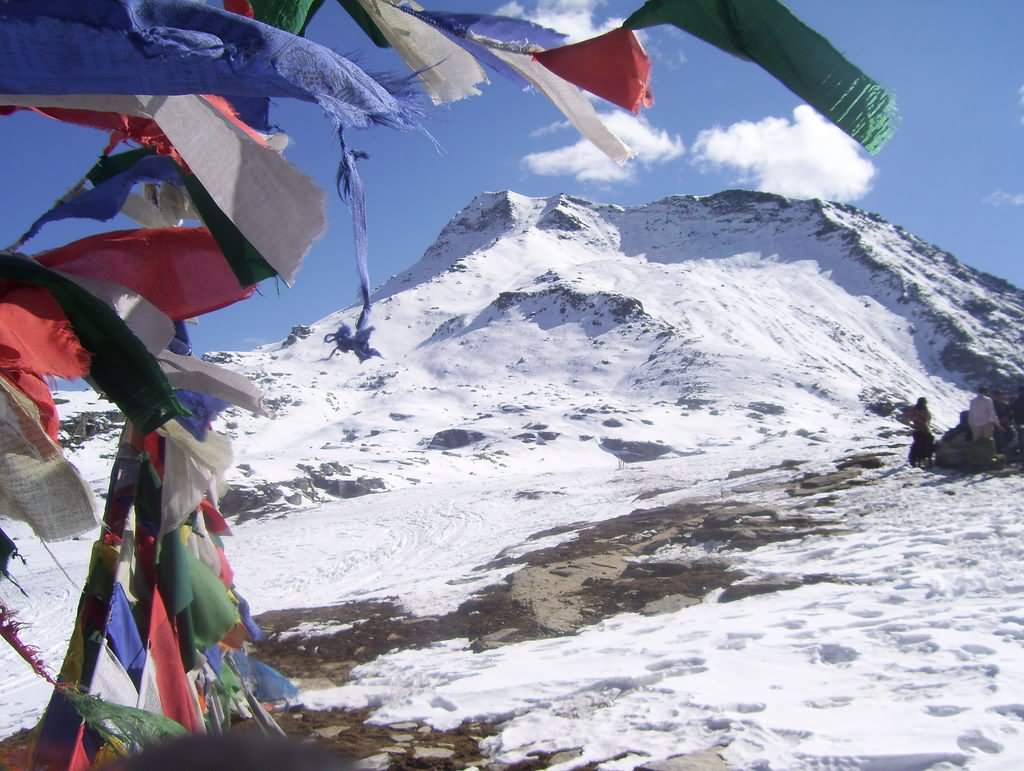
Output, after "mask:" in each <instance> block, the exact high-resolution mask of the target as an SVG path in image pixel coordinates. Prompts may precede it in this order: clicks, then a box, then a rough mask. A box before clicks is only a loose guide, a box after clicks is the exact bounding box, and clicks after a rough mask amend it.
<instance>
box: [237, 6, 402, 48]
mask: <svg viewBox="0 0 1024 771" xmlns="http://www.w3.org/2000/svg"><path fill="white" fill-rule="evenodd" d="M323 3H324V0H249V4H250V5H251V6H252V10H253V13H254V14H256V20H257V21H262V22H263V23H264V24H269V25H271V26H272V27H277V28H278V29H283V30H285V31H287V32H291V33H292V34H293V35H305V34H306V27H308V26H309V22H310V21H312V19H313V16H314V15H316V12H317V11H318V10H320V6H321V5H323ZM338 3H339V4H340V5H341V7H342V8H344V9H345V10H346V11H348V14H349V16H351V17H352V18H353V20H354V21H355V22H356V24H358V25H359V26H360V27H361V28H362V30H363V32H365V33H366V34H367V36H368V37H369V38H370V40H372V41H373V43H374V44H375V45H377V46H379V47H380V48H388V47H389V43H388V41H387V38H385V37H384V33H382V32H381V31H380V28H379V27H378V26H377V25H376V23H374V21H373V19H371V18H370V15H369V14H368V13H367V12H366V11H365V10H364V9H363V7H362V6H361V5H360V4H359V2H358V0H338Z"/></svg>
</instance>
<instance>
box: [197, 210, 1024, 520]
mask: <svg viewBox="0 0 1024 771" xmlns="http://www.w3.org/2000/svg"><path fill="white" fill-rule="evenodd" d="M374 299H375V309H374V315H373V320H374V324H375V325H376V331H375V333H374V344H375V345H376V346H377V347H378V348H379V349H380V350H381V351H383V353H384V358H383V359H374V360H371V361H369V362H366V363H365V364H362V365H359V364H357V363H356V362H355V361H354V360H353V359H349V358H338V357H335V358H333V359H331V360H329V361H328V360H326V357H327V355H328V353H329V347H328V346H326V345H325V344H324V343H323V341H322V340H323V336H324V335H325V334H327V333H329V332H333V331H335V330H336V329H337V327H338V325H339V324H340V323H342V322H345V323H350V324H351V323H353V322H354V318H355V315H356V313H357V312H358V308H357V307H355V306H353V307H350V308H345V309H342V310H339V311H337V312H335V313H333V314H331V315H329V316H327V317H325V318H324V319H321V320H320V321H318V322H315V323H313V324H309V325H300V326H297V327H296V328H295V329H293V331H292V334H291V335H289V337H288V339H286V340H284V341H281V342H279V343H274V344H270V345H265V346H261V347H260V348H257V349H256V350H254V351H249V352H226V353H220V354H214V355H211V356H209V357H208V358H210V359H211V360H214V361H218V362H221V363H223V364H225V365H227V366H229V367H230V368H233V369H236V370H238V371H240V372H242V373H244V374H246V375H247V376H249V377H250V378H251V379H253V380H254V381H255V382H256V383H257V384H258V385H259V386H260V387H262V388H264V389H265V391H266V397H267V399H266V401H267V404H268V405H270V407H271V408H272V409H273V411H274V414H275V420H274V421H270V422H268V421H266V420H265V419H262V418H255V417H253V416H250V415H248V414H246V413H243V412H242V411H240V410H229V411H228V412H227V413H226V414H225V418H224V423H223V425H224V426H225V430H226V432H227V433H228V434H229V435H231V436H232V437H233V438H234V439H235V444H236V448H237V454H238V461H239V462H240V463H242V470H241V471H237V470H236V471H234V472H232V473H233V478H231V479H230V480H229V481H230V482H231V485H232V487H234V488H235V490H236V493H235V495H236V496H241V498H244V499H245V505H246V506H251V505H255V504H254V503H253V502H254V501H258V502H261V503H260V505H264V504H265V503H266V498H267V497H268V496H269V497H270V498H272V499H273V502H274V504H275V505H277V506H285V505H286V502H287V505H289V506H303V505H306V504H307V503H309V502H310V501H316V500H320V499H322V497H323V496H324V495H328V496H334V497H337V496H342V497H347V496H349V495H353V494H366V493H369V492H377V491H382V490H387V489H394V488H395V487H404V486H407V485H415V484H419V483H420V482H421V481H422V479H423V478H424V477H423V474H422V473H420V472H426V473H427V474H428V475H430V476H438V475H440V476H442V477H445V478H451V479H453V480H457V479H459V478H461V477H462V476H464V475H466V474H479V475H484V476H486V475H489V474H495V473H510V472H515V471H516V469H518V468H520V467H521V466H522V465H523V464H524V463H532V462H534V461H535V458H536V456H537V454H538V453H539V454H541V455H542V456H543V457H544V459H545V462H546V463H550V464H551V466H552V468H576V467H580V468H583V467H592V466H598V467H600V466H601V465H607V464H613V465H614V464H617V463H620V462H635V461H638V460H646V459H651V458H655V457H665V456H667V455H668V456H674V457H685V456H687V455H692V454H694V453H700V452H703V451H704V450H705V449H706V448H707V447H709V446H717V445H722V444H731V445H735V447H736V451H737V452H742V451H743V448H744V447H750V446H761V445H762V444H764V443H766V442H773V441H781V440H782V438H784V437H786V436H787V435H792V434H794V433H796V434H797V435H800V436H804V437H806V438H807V441H809V442H813V441H815V437H821V436H824V435H831V436H832V437H835V436H847V435H848V436H850V437H851V448H855V447H856V446H857V445H858V443H860V444H865V443H870V442H871V441H873V440H872V437H875V438H876V439H877V438H878V437H885V436H891V435H892V434H893V432H894V431H898V430H899V428H898V424H895V423H894V421H893V420H892V417H891V415H892V413H893V411H894V410H895V409H896V408H897V406H898V405H901V404H904V403H906V402H908V401H911V400H913V399H916V398H917V397H918V396H920V395H926V396H928V397H929V401H930V402H931V403H932V407H933V413H934V414H935V415H936V419H937V422H938V423H939V425H940V427H941V426H950V425H953V424H955V422H956V418H957V415H958V413H959V411H960V410H961V409H963V408H964V406H965V405H966V402H967V399H968V398H969V396H970V393H969V391H970V389H971V388H973V386H974V385H977V384H981V383H985V384H989V385H993V386H995V387H1001V388H1004V389H1006V388H1009V387H1011V386H1015V385H1016V382H1017V380H1018V379H1022V378H1024V359H1022V357H1021V354H1020V353H1019V352H1018V347H1019V346H1018V343H1019V334H1015V333H1014V330H1015V329H1019V328H1020V322H1021V321H1024V293H1022V292H1021V291H1020V290H1018V289H1016V288H1015V287H1013V286H1012V285H1010V284H1009V283H1008V282H1003V281H1001V280H999V279H995V278H994V277H989V276H987V275H985V274H981V273H979V272H977V271H974V270H973V269H971V268H969V267H967V266H965V265H962V264H961V263H960V262H959V261H958V260H956V258H955V257H954V256H953V255H950V254H948V253H947V252H943V251H942V250H940V249H938V248H937V247H934V246H932V245H929V244H926V243H925V242H924V241H922V240H920V239H918V238H916V237H915V236H913V235H912V234H910V233H908V232H907V231H905V230H903V229H902V228H899V227H898V226H894V225H891V224H890V223H888V222H886V221H885V220H884V219H882V218H881V217H879V216H878V215H875V214H870V213H866V212H863V211H861V210H859V209H856V208H855V207H852V206H848V205H845V204H835V203H830V202H826V201H817V200H809V201H803V200H801V201H797V200H790V199H786V198H783V197H781V196H778V195H773V194H767V193H756V192H750V191H736V190H731V191H724V192H722V193H718V194H715V195H711V196H669V197H667V198H664V199H661V200H660V201H656V202H653V203H650V204H646V205H643V206H633V207H624V206H618V205H615V204H603V203H595V202H592V201H588V200H586V199H583V198H579V197H576V196H570V195H565V194H559V195H554V196H549V197H544V198H534V197H529V196H523V195H520V194H518V193H515V192H512V191H500V192H495V193H481V194H479V195H478V196H476V197H475V198H474V199H473V200H472V201H470V202H469V203H468V204H467V205H466V206H465V207H464V208H463V209H462V210H461V211H460V212H458V213H457V214H456V215H455V216H454V217H453V218H452V219H451V221H450V222H449V223H448V224H447V225H446V226H445V227H444V228H443V229H442V231H441V233H440V234H439V236H438V238H437V240H436V241H435V243H434V244H432V245H431V246H430V247H429V248H428V249H427V250H426V251H425V252H424V255H423V257H422V259H421V260H420V261H419V262H417V263H416V264H415V265H413V266H411V267H410V268H409V269H408V270H407V271H404V272H402V273H400V274H398V275H396V276H393V277H392V278H390V279H389V280H388V281H386V282H385V283H384V284H383V285H382V286H381V287H380V288H379V289H378V290H377V291H376V292H375V293H374ZM289 425H295V426H302V427H303V428H301V429H294V430H290V431H284V430H282V429H283V427H284V426H289ZM309 426H316V428H315V429H309V428H307V427H309ZM823 432H824V433H823ZM342 468H344V469H345V470H346V473H345V474H341V473H340V471H339V469H342ZM416 469H419V471H416V473H414V470H416ZM342 480H343V481H344V482H345V484H340V481H342ZM349 483H352V484H349ZM260 491H262V493H266V495H263V494H262V493H261V494H259V495H257V494H256V493H257V492H260ZM231 508H232V506H231V502H230V500H229V502H228V509H231Z"/></svg>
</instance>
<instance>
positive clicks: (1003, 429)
mask: <svg viewBox="0 0 1024 771" xmlns="http://www.w3.org/2000/svg"><path fill="white" fill-rule="evenodd" d="M903 421H904V422H905V423H906V424H907V425H909V426H910V430H911V434H912V437H913V438H912V440H911V443H910V455H909V458H908V461H909V462H910V465H911V466H927V465H931V462H932V457H933V456H934V454H935V436H934V434H933V433H932V425H931V424H932V417H931V413H930V412H929V410H928V400H927V399H926V398H925V397H923V396H922V397H921V398H920V399H918V400H917V402H916V403H915V404H914V406H912V407H910V408H908V409H907V410H905V411H904V413H903ZM960 422H961V425H962V426H964V430H965V431H966V432H967V434H968V436H967V438H968V439H969V440H970V441H972V442H980V441H992V442H994V444H995V449H996V452H998V453H1002V454H1017V455H1024V386H1021V387H1020V388H1018V389H1017V396H1016V398H1014V399H1013V400H1012V401H1011V400H1010V399H1009V398H1007V397H1006V395H1005V394H1004V393H1003V392H1002V391H1000V390H998V389H996V390H989V389H988V388H986V387H981V388H979V389H978V393H977V395H976V396H975V397H974V398H973V399H971V402H970V404H969V405H968V407H967V409H966V410H965V411H964V412H963V413H961V421H960Z"/></svg>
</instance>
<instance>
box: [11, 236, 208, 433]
mask: <svg viewBox="0 0 1024 771" xmlns="http://www.w3.org/2000/svg"><path fill="white" fill-rule="evenodd" d="M0 279H6V280H8V281H15V282H20V283H23V284H31V285H33V286H40V287H42V288H44V289H46V290H47V291H49V292H50V294H52V295H53V297H54V299H55V300H56V301H57V303H58V304H59V305H60V307H61V309H62V310H63V311H64V315H66V316H67V317H68V321H69V322H70V323H71V327H72V329H74V332H75V335H76V336H77V337H78V340H79V342H81V344H82V346H83V347H84V348H85V349H86V350H88V351H89V352H90V353H91V354H92V366H91V367H90V369H89V377H90V379H91V380H92V381H93V382H94V383H95V384H96V386H97V388H99V390H101V391H102V392H103V393H104V395H105V396H106V397H107V398H108V399H110V400H111V401H112V402H114V403H115V404H116V405H117V406H118V407H120V408H121V411H122V412H123V413H124V414H125V417H127V418H128V420H130V421H131V422H132V423H134V424H135V425H136V426H138V427H139V429H140V430H142V431H145V432H148V431H153V430H155V429H156V428H158V427H160V426H162V425H163V424H164V423H166V422H167V421H168V420H170V419H171V418H173V417H175V416H176V415H182V416H186V415H189V414H191V413H189V411H188V410H187V409H186V408H185V407H184V406H183V405H182V404H181V403H180V402H179V401H178V400H177V398H176V397H175V396H174V393H173V391H172V390H171V386H170V384H169V383H168V382H167V377H166V376H165V375H164V373H163V371H162V370H161V369H160V365H159V364H157V361H156V359H155V358H153V356H152V355H151V354H150V353H149V351H147V350H146V346H145V345H143V343H142V341H141V340H139V338H137V337H136V336H135V335H134V334H133V333H132V331H131V330H130V329H129V328H128V327H127V326H126V325H125V323H124V322H123V321H122V320H121V318H120V317H119V316H118V315H117V314H116V313H115V312H114V311H113V309H111V308H110V307H109V306H108V305H107V304H106V303H104V302H103V301H102V300H100V299H99V298H97V297H95V296H93V295H92V294H91V293H90V292H88V291H86V290H85V289H83V288H82V287H80V286H79V285H78V284H76V283H75V282H74V281H72V280H70V279H68V278H65V277H64V276H62V275H60V274H59V273H57V272H56V271H52V270H50V269H49V268H45V267H43V266H42V265H40V264H39V263H37V262H35V261H34V260H32V259H30V258H29V257H26V256H24V255H21V254H0Z"/></svg>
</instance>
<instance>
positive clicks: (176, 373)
mask: <svg viewBox="0 0 1024 771" xmlns="http://www.w3.org/2000/svg"><path fill="white" fill-rule="evenodd" d="M157 362H158V363H159V364H160V369H162V370H163V371H164V374H165V375H166V376H167V382H168V383H170V384H171V387H172V388H184V389H186V390H188V391H195V392H196V393H201V394H206V395H207V396H215V397H217V398H218V399H220V400H222V401H225V402H227V403H228V404H234V405H236V406H238V407H241V408H242V409H245V410H248V411H249V412H251V413H253V414H254V415H266V414H267V412H266V410H265V409H264V408H263V393H262V392H261V391H260V390H259V389H258V388H257V387H256V386H254V385H253V384H252V382H250V381H249V380H248V378H246V377H245V376H244V375H239V374H238V373H237V372H232V371H231V370H229V369H225V368H224V367H218V366H217V365H216V364H211V363H210V362H208V361H203V360H202V359H200V358H198V357H196V356H181V355H180V354H176V353H171V352H170V351H162V352H161V353H159V354H158V355H157Z"/></svg>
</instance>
